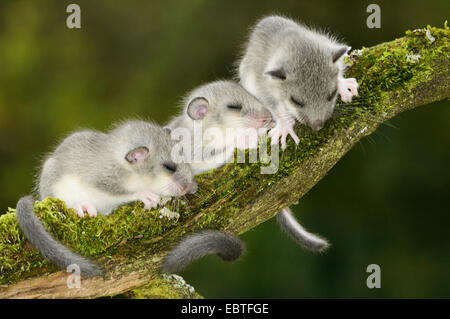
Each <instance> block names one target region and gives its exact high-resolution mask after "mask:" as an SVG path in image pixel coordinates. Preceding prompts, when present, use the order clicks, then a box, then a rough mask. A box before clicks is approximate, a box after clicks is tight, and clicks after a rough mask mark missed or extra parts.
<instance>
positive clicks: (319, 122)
mask: <svg viewBox="0 0 450 319" xmlns="http://www.w3.org/2000/svg"><path fill="white" fill-rule="evenodd" d="M322 127H323V121H322V120H315V121H314V122H313V123H311V128H312V129H313V130H314V131H318V130H320V129H321V128H322Z"/></svg>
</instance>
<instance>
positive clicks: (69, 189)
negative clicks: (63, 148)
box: [53, 175, 136, 215]
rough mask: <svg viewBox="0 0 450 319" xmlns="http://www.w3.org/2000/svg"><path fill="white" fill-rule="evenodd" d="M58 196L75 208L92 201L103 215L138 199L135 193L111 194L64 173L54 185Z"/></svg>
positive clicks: (68, 205)
mask: <svg viewBox="0 0 450 319" xmlns="http://www.w3.org/2000/svg"><path fill="white" fill-rule="evenodd" d="M53 193H54V194H55V196H56V197H58V198H59V199H61V200H63V201H65V202H66V204H67V207H69V208H75V206H76V205H77V204H79V203H81V202H85V201H87V202H90V203H91V204H92V205H94V207H95V208H96V209H97V211H98V213H100V214H102V215H109V214H111V213H112V211H113V210H114V209H115V208H117V207H118V206H120V205H122V204H125V203H127V202H131V201H134V200H136V198H134V196H133V195H131V194H130V195H120V196H118V195H111V194H108V193H106V192H104V191H101V190H99V189H97V188H95V187H92V186H90V185H88V184H87V183H84V182H82V181H81V180H80V179H79V178H78V177H76V176H73V175H64V176H63V177H61V179H60V180H59V181H58V182H57V183H56V185H54V191H53Z"/></svg>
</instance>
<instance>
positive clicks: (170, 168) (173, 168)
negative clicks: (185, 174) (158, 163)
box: [163, 163, 177, 173]
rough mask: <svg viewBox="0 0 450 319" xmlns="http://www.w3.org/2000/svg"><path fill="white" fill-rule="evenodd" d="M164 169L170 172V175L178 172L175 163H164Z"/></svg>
mask: <svg viewBox="0 0 450 319" xmlns="http://www.w3.org/2000/svg"><path fill="white" fill-rule="evenodd" d="M163 166H164V168H165V169H166V170H168V171H169V172H170V173H175V172H176V170H177V165H176V164H174V163H164V164H163Z"/></svg>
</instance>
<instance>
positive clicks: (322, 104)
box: [264, 38, 350, 130]
mask: <svg viewBox="0 0 450 319" xmlns="http://www.w3.org/2000/svg"><path fill="white" fill-rule="evenodd" d="M286 42H287V43H286V46H285V47H281V48H279V50H278V51H277V53H276V54H275V55H274V56H273V58H272V59H271V60H270V61H269V63H268V65H267V67H266V69H265V70H264V77H265V81H266V83H267V85H268V86H269V87H270V88H271V91H272V92H275V96H276V98H275V99H276V100H277V103H282V104H283V105H284V106H285V107H286V109H287V110H288V111H289V113H290V114H291V115H293V116H295V117H296V118H297V120H298V121H299V122H301V123H303V124H305V125H307V126H309V127H311V128H312V129H314V130H320V129H321V128H322V127H323V125H324V123H325V122H326V121H327V120H328V119H329V118H330V117H331V115H332V113H333V110H334V106H335V104H336V98H337V93H338V78H339V76H340V75H341V70H342V62H341V58H342V57H343V56H344V55H345V54H346V53H347V52H348V50H349V49H350V47H348V46H340V47H332V48H331V47H329V46H327V45H322V44H321V43H314V42H311V43H309V42H308V44H307V45H305V43H303V44H302V45H298V44H297V43H296V41H295V40H291V39H289V38H288V39H287V41H286Z"/></svg>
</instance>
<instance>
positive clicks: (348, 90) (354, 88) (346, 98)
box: [338, 78, 359, 103]
mask: <svg viewBox="0 0 450 319" xmlns="http://www.w3.org/2000/svg"><path fill="white" fill-rule="evenodd" d="M358 86H359V85H358V82H357V81H356V79H354V78H348V79H344V78H341V79H339V81H338V93H339V95H340V96H341V100H342V102H345V103H347V102H351V101H352V97H353V96H355V95H358Z"/></svg>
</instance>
